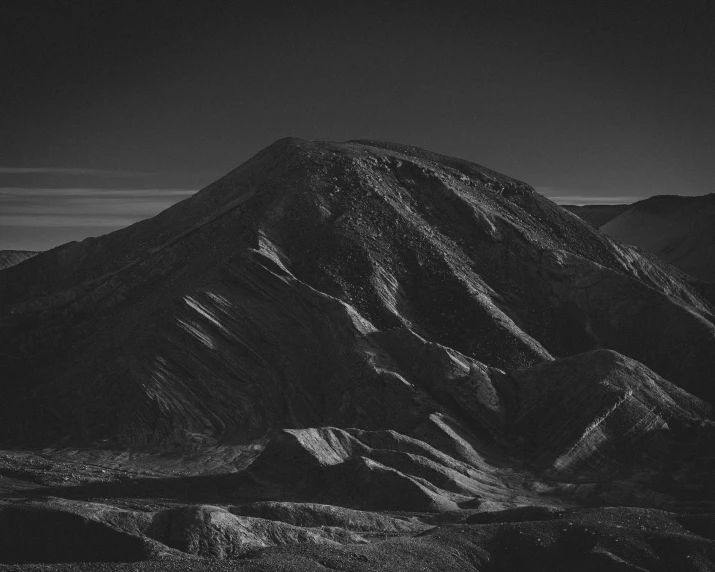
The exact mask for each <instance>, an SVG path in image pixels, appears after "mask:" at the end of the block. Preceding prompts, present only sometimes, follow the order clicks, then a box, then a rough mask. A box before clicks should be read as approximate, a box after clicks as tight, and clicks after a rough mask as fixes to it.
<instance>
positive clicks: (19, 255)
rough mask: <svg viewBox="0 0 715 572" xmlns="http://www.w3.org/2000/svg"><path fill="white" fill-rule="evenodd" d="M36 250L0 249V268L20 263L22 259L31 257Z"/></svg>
mask: <svg viewBox="0 0 715 572" xmlns="http://www.w3.org/2000/svg"><path fill="white" fill-rule="evenodd" d="M36 254H37V252H33V251H31V250H0V270H2V269H4V268H10V266H15V264H20V262H22V261H23V260H27V259H28V258H32V257H33V256H35V255H36Z"/></svg>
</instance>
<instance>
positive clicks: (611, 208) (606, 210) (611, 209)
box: [561, 205, 631, 228]
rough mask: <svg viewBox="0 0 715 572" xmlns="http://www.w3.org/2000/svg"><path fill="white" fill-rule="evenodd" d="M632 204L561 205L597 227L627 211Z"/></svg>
mask: <svg viewBox="0 0 715 572" xmlns="http://www.w3.org/2000/svg"><path fill="white" fill-rule="evenodd" d="M630 206H631V205H561V207H562V208H564V209H566V210H567V211H569V212H572V213H573V214H575V215H576V216H578V217H579V218H581V219H583V220H585V221H586V222H589V223H591V224H592V225H593V226H595V227H596V228H600V227H602V226H603V225H604V224H606V223H607V222H608V221H610V220H612V219H614V218H616V217H617V216H618V215H620V214H621V213H623V212H625V211H627V210H628V209H629V208H630Z"/></svg>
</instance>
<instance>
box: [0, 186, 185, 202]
mask: <svg viewBox="0 0 715 572" xmlns="http://www.w3.org/2000/svg"><path fill="white" fill-rule="evenodd" d="M195 192H196V190H195V189H97V188H86V187H80V188H71V189H64V188H54V187H52V188H49V187H48V188H34V187H0V199H2V197H51V198H61V197H97V198H102V197H157V196H165V197H188V196H190V195H193V194H194V193H195Z"/></svg>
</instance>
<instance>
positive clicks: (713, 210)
mask: <svg viewBox="0 0 715 572" xmlns="http://www.w3.org/2000/svg"><path fill="white" fill-rule="evenodd" d="M601 230H602V231H603V232H605V233H606V234H608V235H609V236H612V237H613V238H615V239H617V240H620V241H622V242H625V243H626V244H632V245H634V246H638V247H639V248H642V249H643V250H646V251H648V252H652V253H654V254H656V255H657V256H659V257H660V258H661V259H663V260H665V261H666V262H668V263H670V264H672V265H673V266H675V267H676V268H679V269H680V270H682V271H683V272H687V273H688V274H690V275H692V276H695V277H696V278H700V279H701V280H707V281H709V282H715V194H713V193H711V194H709V195H703V196H700V197H682V196H657V197H652V198H650V199H646V200H644V201H639V202H637V203H634V204H633V205H631V207H630V208H629V209H628V210H626V211H625V212H623V213H621V214H619V215H618V216H616V217H614V218H613V219H611V220H609V221H608V222H606V223H605V224H603V225H602V226H601Z"/></svg>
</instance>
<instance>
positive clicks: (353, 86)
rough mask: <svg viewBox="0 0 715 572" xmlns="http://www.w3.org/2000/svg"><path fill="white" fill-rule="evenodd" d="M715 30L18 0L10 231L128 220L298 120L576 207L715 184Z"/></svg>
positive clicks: (82, 231) (605, 18)
mask: <svg viewBox="0 0 715 572" xmlns="http://www.w3.org/2000/svg"><path fill="white" fill-rule="evenodd" d="M714 38H715V8H713V7H712V6H711V5H710V4H709V2H708V1H707V0H693V1H689V0H684V1H678V2H675V1H673V2H666V1H657V2H649V1H641V0H634V1H631V2H625V1H623V0H621V1H618V2H611V1H608V0H603V1H594V2H580V1H578V0H571V1H558V2H549V1H541V2H537V1H531V2H522V1H518V2H517V1H511V0H502V1H492V2H489V1H486V2H476V1H475V2H464V3H457V2H445V1H441V2H419V1H410V2H402V1H387V0H386V1H384V2H379V3H378V2H374V3H373V2H363V1H358V0H355V1H351V2H343V1H339V0H334V1H332V2H311V1H302V2H271V1H268V0H259V1H254V2H241V1H235V2H225V3H222V2H182V1H181V0H175V1H172V2H156V1H154V2H152V1H151V0H145V1H143V2H136V1H130V0H115V1H111V0H102V1H93V2H85V1H83V0H74V1H71V2H63V1H56V2H52V3H49V2H44V3H36V2H32V1H31V0H24V1H22V2H19V1H15V0H5V1H4V2H2V3H1V7H0V56H1V58H0V78H2V81H1V82H0V111H2V113H1V114H0V248H28V249H44V248H49V247H52V246H55V245H57V244H60V243H62V242H65V241H68V240H72V239H81V238H83V237H85V236H89V235H97V234H102V233H104V232H108V231H110V230H113V229H115V228H118V227H121V226H124V225H126V224H129V223H130V222H133V221H135V220H139V219H141V218H144V217H146V216H149V215H152V214H154V213H156V212H157V211H158V210H160V209H161V208H164V207H165V206H168V205H169V204H171V203H172V202H174V201H176V200H178V199H180V198H182V197H185V196H187V195H188V194H189V193H190V192H192V191H195V190H197V189H199V188H201V187H203V186H205V185H206V184H208V183H209V182H211V181H212V180H214V179H216V178H218V177H219V176H221V175H222V174H224V173H226V172H227V171H229V170H231V169H233V168H235V167H236V166H238V165H239V164H240V163H242V162H243V161H244V160H246V159H247V158H249V157H250V156H251V155H253V154H255V153H256V152H257V151H259V150H260V149H261V148H263V147H265V146H266V145H269V144H270V143H272V142H273V141H274V140H276V139H278V138H280V137H284V136H288V135H291V136H296V137H302V138H306V139H331V140H346V139H357V138H375V139H383V140H389V141H397V142H401V143H408V144H412V145H417V146H420V147H425V148H428V149H431V150H434V151H438V152H441V153H445V154H448V155H454V156H459V157H462V158H465V159H469V160H473V161H475V162H477V163H480V164H483V165H485V166H488V167H491V168H493V169H496V170H498V171H501V172H503V173H506V174H508V175H511V176H514V177H517V178H520V179H522V180H525V181H526V182H528V183H530V184H532V185H533V186H535V187H536V188H537V190H539V191H541V192H543V193H544V194H547V195H549V196H552V197H560V198H559V200H560V201H562V202H564V201H568V202H599V201H601V202H603V201H605V202H624V201H631V200H634V199H635V198H640V197H646V196H650V195H654V194H665V193H668V194H687V195H698V194H705V193H709V192H714V191H715V184H714V181H715V160H714V159H715V109H714V104H713V102H714V101H715V39H714ZM563 197H574V198H572V199H565V198H563Z"/></svg>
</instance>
